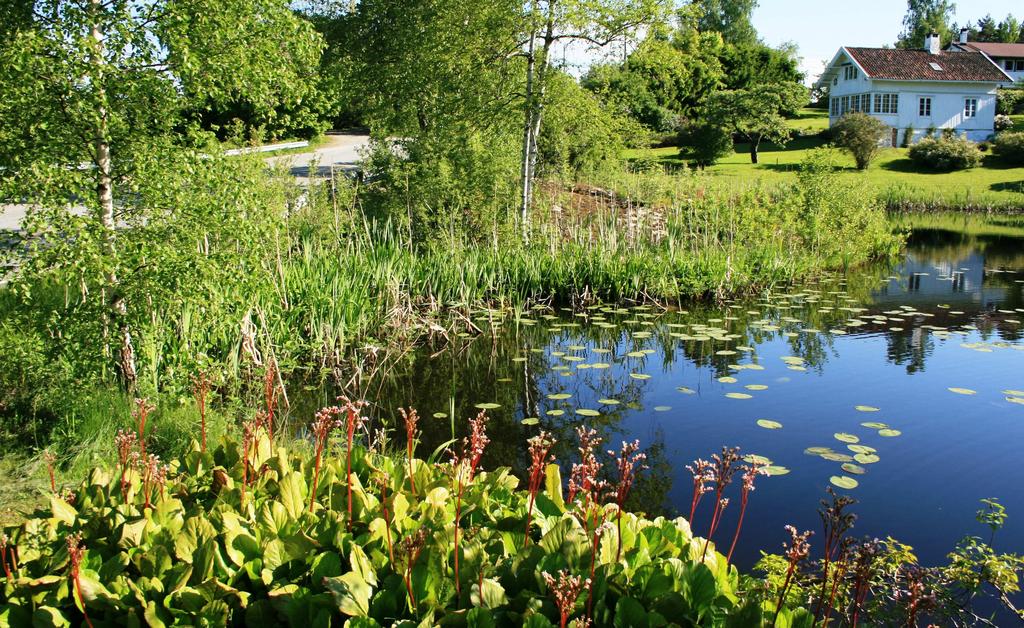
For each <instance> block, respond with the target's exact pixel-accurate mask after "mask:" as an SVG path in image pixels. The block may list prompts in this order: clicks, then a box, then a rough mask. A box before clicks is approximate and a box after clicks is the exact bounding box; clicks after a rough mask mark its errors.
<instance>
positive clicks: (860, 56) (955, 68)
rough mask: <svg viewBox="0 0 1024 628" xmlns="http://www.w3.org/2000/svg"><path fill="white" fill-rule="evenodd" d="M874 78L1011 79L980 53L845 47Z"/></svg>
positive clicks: (996, 80)
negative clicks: (934, 52) (933, 52)
mask: <svg viewBox="0 0 1024 628" xmlns="http://www.w3.org/2000/svg"><path fill="white" fill-rule="evenodd" d="M844 50H846V52H847V53H848V54H849V55H850V56H851V57H852V58H853V60H854V61H855V62H856V63H857V65H859V66H860V67H861V69H863V70H864V73H865V74H867V75H868V77H870V78H873V79H882V80H892V81H972V82H981V83H987V82H993V83H999V82H1003V81H1006V80H1007V79H1008V78H1009V77H1008V76H1007V75H1006V74H1005V73H1004V72H1003V71H1002V70H1001V69H1000V68H999V67H998V66H996V64H994V63H993V62H992V60H991V59H989V58H988V57H986V56H985V55H984V54H981V53H980V52H939V53H938V54H932V53H930V52H928V51H927V50H907V49H902V48H851V47H846V48H844Z"/></svg>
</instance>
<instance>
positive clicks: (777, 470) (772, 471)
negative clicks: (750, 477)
mask: <svg viewBox="0 0 1024 628" xmlns="http://www.w3.org/2000/svg"><path fill="white" fill-rule="evenodd" d="M787 473H789V469H788V468H786V467H780V466H779V465H774V464H773V465H771V466H768V467H765V468H764V474H765V475H768V476H776V475H786V474H787Z"/></svg>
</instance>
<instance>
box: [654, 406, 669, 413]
mask: <svg viewBox="0 0 1024 628" xmlns="http://www.w3.org/2000/svg"><path fill="white" fill-rule="evenodd" d="M671 409H672V406H654V411H655V412H668V411H669V410H671Z"/></svg>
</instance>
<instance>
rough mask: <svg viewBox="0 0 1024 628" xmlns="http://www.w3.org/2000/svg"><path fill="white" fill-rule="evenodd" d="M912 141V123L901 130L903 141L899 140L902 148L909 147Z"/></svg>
mask: <svg viewBox="0 0 1024 628" xmlns="http://www.w3.org/2000/svg"><path fill="white" fill-rule="evenodd" d="M913 143H914V125H910V126H908V127H907V128H906V130H905V131H903V141H902V142H900V146H901V147H903V148H909V147H910V145H911V144H913Z"/></svg>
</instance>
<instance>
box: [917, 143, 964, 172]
mask: <svg viewBox="0 0 1024 628" xmlns="http://www.w3.org/2000/svg"><path fill="white" fill-rule="evenodd" d="M909 155H910V159H911V160H913V162H914V163H915V164H917V165H919V166H922V167H924V168H928V169H929V170H938V171H941V172H948V171H951V170H966V169H968V168H974V167H975V166H977V165H978V164H980V163H981V151H980V150H978V147H977V146H975V144H974V142H971V141H969V140H966V139H964V138H962V137H942V138H940V139H935V138H933V137H926V138H924V139H922V140H921V141H920V142H918V143H917V144H914V145H913V146H912V147H911V148H910V153H909Z"/></svg>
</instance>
